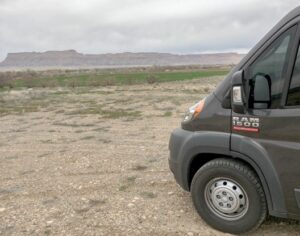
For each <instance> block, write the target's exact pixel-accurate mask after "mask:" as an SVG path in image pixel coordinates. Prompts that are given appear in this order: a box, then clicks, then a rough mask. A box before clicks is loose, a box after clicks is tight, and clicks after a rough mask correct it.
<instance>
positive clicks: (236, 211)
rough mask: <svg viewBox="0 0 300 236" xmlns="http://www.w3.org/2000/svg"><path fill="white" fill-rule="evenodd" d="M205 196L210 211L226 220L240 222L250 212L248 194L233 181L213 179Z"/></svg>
mask: <svg viewBox="0 0 300 236" xmlns="http://www.w3.org/2000/svg"><path fill="white" fill-rule="evenodd" d="M204 194H205V201H206V204H207V206H208V207H209V208H210V210H211V211H212V212H213V213H214V214H215V215H216V216H218V217H220V218H222V219H224V220H238V219H240V218H242V217H243V216H244V215H245V214H246V212H247V211H248V206H249V202H248V196H247V193H246V191H245V190H244V189H243V188H242V187H241V186H240V185H239V184H238V183H237V182H236V181H234V180H232V179H229V178H215V179H212V180H211V181H210V182H209V183H208V184H207V185H206V187H205V193H204Z"/></svg>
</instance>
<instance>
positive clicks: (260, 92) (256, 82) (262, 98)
mask: <svg viewBox="0 0 300 236" xmlns="http://www.w3.org/2000/svg"><path fill="white" fill-rule="evenodd" d="M250 87H251V89H250V99H249V100H250V102H249V103H250V105H251V107H253V108H254V109H268V108H270V106H271V78H270V76H269V75H267V74H263V73H258V74H256V76H255V77H254V79H252V80H251V81H250Z"/></svg>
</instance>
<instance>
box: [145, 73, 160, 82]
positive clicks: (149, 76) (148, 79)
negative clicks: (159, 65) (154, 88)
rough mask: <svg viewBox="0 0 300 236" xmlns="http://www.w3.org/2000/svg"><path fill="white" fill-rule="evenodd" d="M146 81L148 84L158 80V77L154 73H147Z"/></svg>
mask: <svg viewBox="0 0 300 236" xmlns="http://www.w3.org/2000/svg"><path fill="white" fill-rule="evenodd" d="M146 81H147V83H148V84H154V83H157V82H158V78H157V77H156V76H155V75H148V76H147V77H146Z"/></svg>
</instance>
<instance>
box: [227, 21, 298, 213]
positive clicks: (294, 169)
mask: <svg viewBox="0 0 300 236" xmlns="http://www.w3.org/2000/svg"><path fill="white" fill-rule="evenodd" d="M271 40H272V41H271V42H269V44H268V45H267V46H266V47H265V48H264V49H263V51H261V52H259V53H258V54H257V55H256V56H255V58H252V60H251V61H250V62H249V63H248V64H247V65H246V66H245V67H244V68H243V69H244V71H245V80H246V81H247V83H248V82H249V84H251V83H250V81H252V80H253V79H255V78H257V77H258V76H264V77H265V78H267V79H268V80H270V87H271V90H270V93H271V94H270V95H271V101H270V102H269V103H265V104H263V103H262V104H258V105H257V104H253V94H250V96H249V101H248V103H249V104H248V107H249V108H248V109H247V111H246V113H245V114H237V113H234V112H232V138H231V150H232V151H234V152H239V153H243V154H245V155H247V156H249V157H250V158H251V159H253V161H254V162H256V163H257V164H258V165H259V168H261V169H263V172H267V171H271V170H272V169H273V170H274V172H275V173H277V178H278V182H279V183H280V185H281V190H282V191H281V193H280V192H278V191H276V190H275V188H272V185H274V184H276V181H275V180H271V181H270V182H268V185H269V186H268V187H269V191H270V194H271V198H272V200H273V203H275V202H283V203H282V204H281V205H280V204H277V205H276V204H275V205H276V206H274V207H275V209H274V210H275V211H277V212H281V213H284V212H286V210H287V211H288V212H289V213H290V214H291V216H292V215H298V216H299V214H300V205H298V203H297V197H296V196H297V191H298V190H297V189H300V122H299V121H300V55H299V54H300V52H299V49H298V48H299V43H298V42H299V30H297V25H294V26H292V27H290V28H289V29H287V30H285V31H284V32H282V33H280V34H279V35H278V36H277V37H276V38H275V39H271ZM294 65H295V66H294ZM290 81H291V83H290ZM289 85H290V86H289ZM255 86H260V85H255ZM250 91H251V90H250ZM252 91H253V89H252ZM258 91H259V88H258ZM237 124H238V125H237ZM249 127H251V128H249ZM263 158H264V159H267V160H266V161H264V162H262V159H263ZM261 165H263V166H261ZM263 174H266V173H263ZM299 191H300V190H299ZM298 200H299V203H300V198H299V199H298Z"/></svg>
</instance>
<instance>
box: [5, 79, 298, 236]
mask: <svg viewBox="0 0 300 236" xmlns="http://www.w3.org/2000/svg"><path fill="white" fill-rule="evenodd" d="M220 79H222V78H220V77H214V78H202V79H198V80H191V81H185V82H170V83H161V84H149V85H148V84H147V85H146V84H145V85H131V86H108V87H97V88H92V87H82V88H74V89H70V88H51V89H49V88H41V89H23V90H11V91H3V92H1V93H0V103H1V107H0V114H1V117H0V127H1V136H0V235H189V236H191V235H223V234H222V233H220V232H218V231H215V230H213V229H211V228H210V227H209V226H207V225H206V224H205V223H204V222H203V221H202V220H201V218H200V217H199V216H198V215H197V213H196V211H195V209H194V208H193V205H192V201H191V198H190V194H189V193H187V192H184V191H183V190H182V189H181V188H180V187H179V186H177V184H176V183H175V181H174V178H173V176H172V174H171V172H170V171H169V168H168V162H167V159H168V139H169V134H170V132H171V130H172V129H174V128H176V127H178V126H179V125H180V121H181V118H182V115H183V113H184V112H185V111H186V109H187V108H188V107H189V106H190V105H192V104H193V103H194V102H195V101H198V100H199V99H201V98H202V97H204V96H205V95H206V94H207V93H209V92H210V91H211V90H212V89H213V88H214V87H215V85H216V83H217V82H218V81H219V80H220ZM253 235H300V224H299V222H297V221H288V220H279V219H275V218H270V219H268V220H267V221H266V222H265V223H264V224H263V225H262V227H261V228H260V229H258V230H257V231H256V232H254V233H253Z"/></svg>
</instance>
